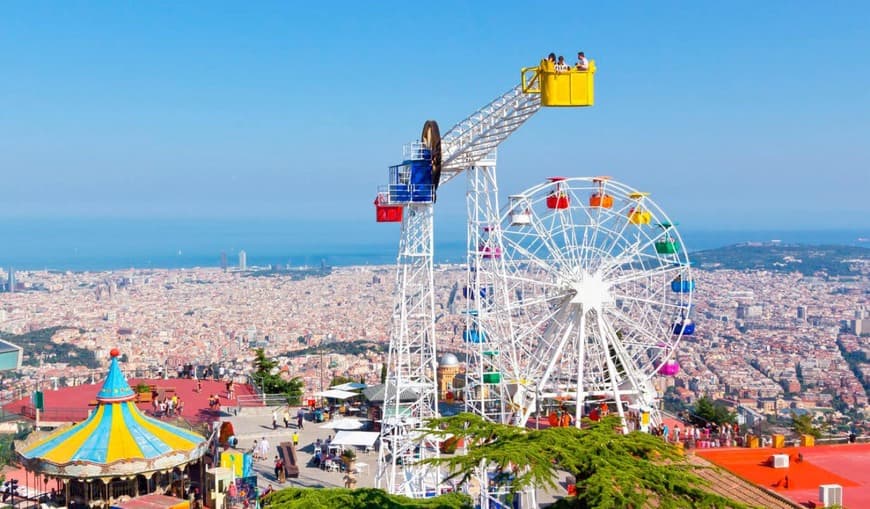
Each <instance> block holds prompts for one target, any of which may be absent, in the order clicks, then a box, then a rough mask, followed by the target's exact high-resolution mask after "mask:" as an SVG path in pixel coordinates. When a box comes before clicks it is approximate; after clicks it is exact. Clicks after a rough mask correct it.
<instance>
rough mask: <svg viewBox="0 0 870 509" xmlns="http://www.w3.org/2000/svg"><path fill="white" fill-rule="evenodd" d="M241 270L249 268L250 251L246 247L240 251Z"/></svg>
mask: <svg viewBox="0 0 870 509" xmlns="http://www.w3.org/2000/svg"><path fill="white" fill-rule="evenodd" d="M239 270H248V253H246V252H245V250H244V249H242V250H241V251H239Z"/></svg>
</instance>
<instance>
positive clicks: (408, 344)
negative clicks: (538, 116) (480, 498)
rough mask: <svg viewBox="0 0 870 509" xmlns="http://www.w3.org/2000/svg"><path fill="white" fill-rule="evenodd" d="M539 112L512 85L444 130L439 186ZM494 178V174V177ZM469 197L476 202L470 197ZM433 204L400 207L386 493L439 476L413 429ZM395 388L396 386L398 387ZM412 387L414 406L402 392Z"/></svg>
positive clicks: (430, 450) (422, 376) (425, 379)
mask: <svg viewBox="0 0 870 509" xmlns="http://www.w3.org/2000/svg"><path fill="white" fill-rule="evenodd" d="M540 107H541V102H540V96H539V95H537V94H529V93H524V92H523V91H522V86H517V87H514V88H512V89H511V90H509V91H508V92H506V93H504V94H502V95H501V96H500V97H498V98H497V99H495V100H494V101H492V102H491V103H489V104H487V105H486V106H484V107H483V108H481V109H480V110H478V111H476V112H475V113H474V114H472V115H470V116H469V117H468V118H466V119H465V120H463V121H462V122H460V123H458V124H457V125H456V126H454V127H453V128H452V129H450V131H448V132H447V133H446V134H445V135H444V137H443V138H442V139H441V141H440V149H441V161H442V166H441V173H440V178H439V180H438V182H439V186H440V185H444V184H445V183H447V182H448V181H450V180H451V179H453V177H456V176H458V175H459V174H461V173H462V172H464V171H467V170H468V169H470V168H472V167H474V166H475V165H477V164H478V163H480V162H481V160H483V159H485V158H486V156H487V155H489V154H491V153H493V152H494V150H495V149H496V148H497V147H498V145H499V144H500V143H501V142H502V141H504V140H506V139H507V138H508V137H509V136H510V135H511V134H512V133H513V132H514V131H515V130H516V129H517V128H519V127H520V126H521V125H522V124H523V123H524V122H525V121H526V120H528V119H529V118H530V117H531V116H532V115H533V114H535V113H536V112H537V111H538V110H539V109H540ZM493 179H494V172H493ZM469 200H476V198H473V197H471V196H469ZM432 207H433V204H432V203H425V204H424V203H411V204H408V205H406V206H405V210H404V216H403V219H402V233H401V240H400V245H399V257H398V270H397V288H396V292H397V293H396V302H397V305H396V310H395V312H394V314H393V326H392V332H391V335H390V349H389V354H388V359H387V387H386V389H387V391H386V397H385V401H384V418H383V423H382V428H381V448H380V452H379V455H378V476H377V484H378V486H379V487H385V488H386V489H387V490H388V491H389V492H390V493H398V494H404V495H408V496H411V497H416V498H421V497H424V496H426V495H427V491H428V490H430V489H437V488H438V487H439V485H440V472H438V470H437V469H434V468H432V467H431V466H428V465H422V464H420V463H419V461H418V460H419V459H425V458H429V457H436V456H437V455H438V448H437V443H434V442H424V443H422V444H421V442H420V434H418V433H415V430H417V429H419V428H420V427H421V426H423V425H424V424H425V423H424V422H423V421H425V420H426V419H428V418H430V417H436V416H437V414H438V410H437V394H438V386H437V381H436V366H437V358H436V348H435V345H436V339H435V307H434V283H433V276H432V264H433V260H432V254H433V236H432V229H433V210H432ZM396 387H398V388H399V389H398V390H397V389H396ZM408 388H414V389H416V390H418V391H419V392H418V394H417V397H416V398H415V400H414V402H413V403H410V404H405V403H402V402H401V401H400V395H401V391H404V390H406V389H408Z"/></svg>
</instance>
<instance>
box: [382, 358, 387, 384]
mask: <svg viewBox="0 0 870 509" xmlns="http://www.w3.org/2000/svg"><path fill="white" fill-rule="evenodd" d="M381 383H382V384H385V383H387V363H386V362H385V363H383V364H381Z"/></svg>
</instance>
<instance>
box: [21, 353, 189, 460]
mask: <svg viewBox="0 0 870 509" xmlns="http://www.w3.org/2000/svg"><path fill="white" fill-rule="evenodd" d="M117 354H118V352H117V350H112V360H111V363H110V366H109V375H108V376H107V377H106V381H105V383H104V384H103V388H102V390H100V392H99V393H98V394H97V408H96V409H95V410H94V412H93V413H92V414H91V415H90V417H88V418H87V419H86V420H84V421H82V422H81V423H79V424H76V425H75V426H73V427H71V428H67V429H64V430H59V431H57V432H55V433H52V434H51V435H49V436H48V437H46V438H45V439H43V440H39V441H37V442H35V443H34V444H32V445H30V446H28V447H27V448H26V449H24V450H23V451H21V452H20V453H19V454H20V455H21V456H22V458H23V459H24V460H25V461H27V460H39V461H40V462H41V463H43V464H45V463H50V464H54V465H68V464H72V463H87V464H96V465H108V464H111V463H115V462H118V461H127V462H137V461H144V462H146V463H148V464H151V463H153V464H154V465H155V466H157V464H158V463H159V464H160V467H165V466H166V465H165V464H166V462H165V461H158V462H156V463H155V462H154V461H153V460H157V459H159V458H162V457H168V456H171V457H174V458H177V459H178V460H179V461H180V462H186V461H190V460H192V459H195V457H194V456H197V457H198V456H201V452H200V451H202V450H204V444H205V438H204V437H202V436H201V435H198V434H196V433H192V432H190V431H187V430H184V429H182V428H179V427H177V426H173V425H171V424H168V423H165V422H162V421H159V420H157V419H153V418H151V417H147V416H146V415H144V414H143V413H142V412H141V411H140V410H139V408H138V407H136V403H135V402H134V399H135V397H136V395H135V393H134V392H133V390H132V389H131V388H130V385H129V384H128V383H127V380H126V378H125V377H124V374H123V373H122V372H121V369H120V368H119V367H118V361H117V357H118V355H117ZM197 453H198V454H197ZM142 467H144V469H146V470H150V468H148V467H147V466H146V465H142Z"/></svg>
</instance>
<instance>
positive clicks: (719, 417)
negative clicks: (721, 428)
mask: <svg viewBox="0 0 870 509" xmlns="http://www.w3.org/2000/svg"><path fill="white" fill-rule="evenodd" d="M736 418H737V416H736V414H735V413H734V412H731V411H730V410H728V407H727V406H725V405H723V404H722V403H714V402H713V400H711V399H710V398H708V397H707V396H702V397H700V398H699V399H698V400H697V401H695V407H694V408H693V409H692V420H693V421H695V424H701V425H704V424H706V423H708V422H711V423H716V424H725V423H734V421H735V420H736Z"/></svg>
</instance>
